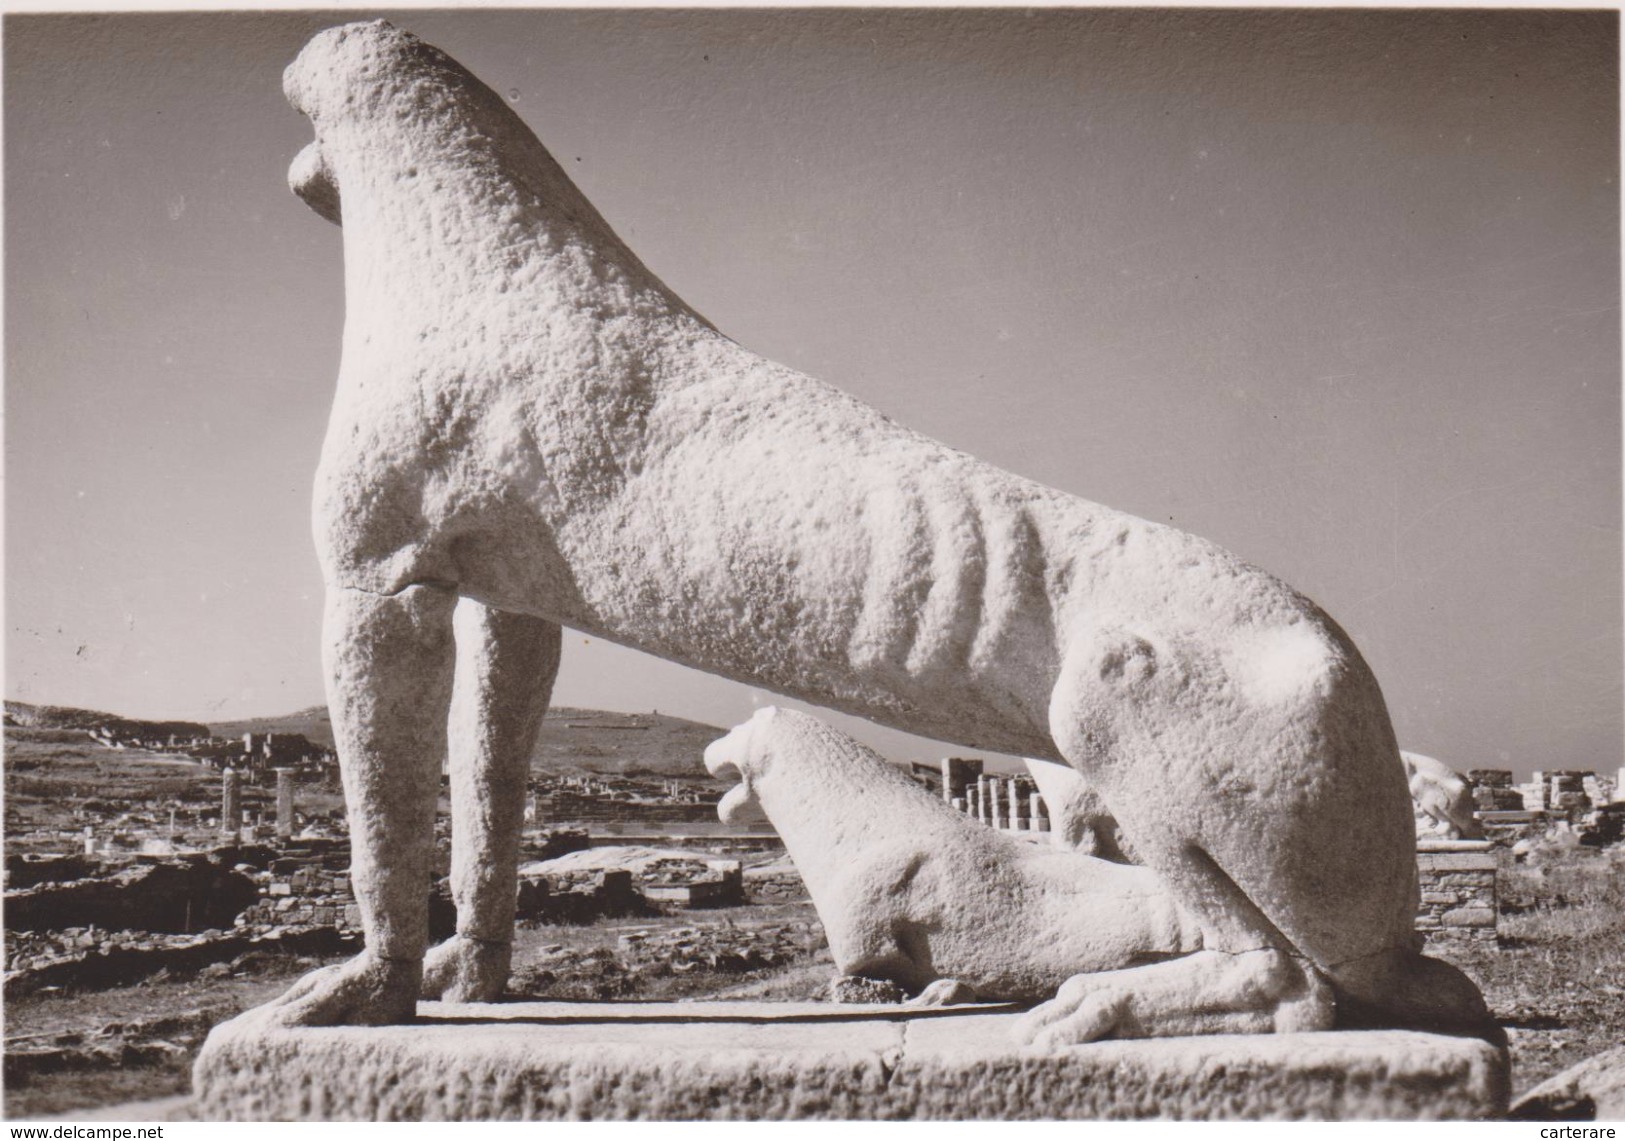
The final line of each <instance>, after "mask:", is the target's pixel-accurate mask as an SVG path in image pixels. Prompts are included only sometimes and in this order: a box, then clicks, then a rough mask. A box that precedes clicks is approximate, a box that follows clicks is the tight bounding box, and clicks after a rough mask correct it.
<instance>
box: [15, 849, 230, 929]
mask: <svg viewBox="0 0 1625 1141" xmlns="http://www.w3.org/2000/svg"><path fill="white" fill-rule="evenodd" d="M20 867H21V869H27V865H26V864H23V865H20ZM32 870H35V871H38V870H39V869H37V868H36V869H32ZM254 894H255V893H254V884H253V882H252V881H251V880H249V879H248V878H247V877H246V876H244V875H242V874H241V873H240V872H238V871H234V870H231V869H228V868H226V867H224V866H222V865H221V863H220V861H219V860H218V858H215V857H212V856H205V855H199V856H189V857H183V858H178V859H169V860H162V861H160V860H156V859H151V858H145V857H137V859H136V860H135V862H133V863H131V864H128V865H125V866H123V867H110V866H108V865H100V864H99V865H96V866H95V869H94V874H92V875H90V876H86V877H84V878H80V879H53V880H47V881H44V882H38V883H36V884H35V886H32V887H27V888H22V889H20V890H15V891H8V892H7V893H6V897H5V905H6V929H7V930H8V931H37V930H46V929H60V928H69V927H87V926H90V925H91V924H98V925H101V926H103V927H114V928H118V927H125V928H131V929H136V930H141V931H156V932H166V933H172V934H179V933H186V932H192V931H198V930H201V929H204V928H208V927H222V926H229V925H230V924H231V922H232V919H233V917H234V916H236V915H237V914H238V913H239V912H240V911H242V910H243V908H244V907H246V906H248V905H249V903H251V902H252V901H253V899H254Z"/></svg>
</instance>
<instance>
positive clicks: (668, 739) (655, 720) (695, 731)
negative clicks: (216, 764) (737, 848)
mask: <svg viewBox="0 0 1625 1141" xmlns="http://www.w3.org/2000/svg"><path fill="white" fill-rule="evenodd" d="M210 730H211V731H213V733H215V735H216V736H242V735H244V733H301V735H302V736H306V738H307V740H309V741H314V743H317V744H327V746H332V744H333V722H332V718H330V717H328V712H327V707H325V705H312V707H310V709H301V710H296V712H293V714H283V715H281V717H250V718H244V720H236V722H218V723H215V725H211V727H210ZM725 733H726V730H720V728H717V727H713V725H702V723H700V722H687V720H682V718H681V717H668V715H665V714H660V712H650V714H614V712H608V710H603V709H572V707H567V705H559V707H554V709H549V710H548V717H546V718H543V722H541V735H539V736H538V740H536V749H535V753H531V766H533V767H538V769H543V770H549V772H587V774H617V775H655V777H708V774H707V772H705V762H704V761H702V754H704V753H705V746H707V744H710V743H712V741H715V740H717V738H720V736H723V735H725Z"/></svg>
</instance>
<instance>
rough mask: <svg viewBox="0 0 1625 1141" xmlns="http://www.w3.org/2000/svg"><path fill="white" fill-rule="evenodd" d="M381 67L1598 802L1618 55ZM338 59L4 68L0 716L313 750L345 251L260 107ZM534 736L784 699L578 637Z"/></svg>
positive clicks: (859, 38)
mask: <svg viewBox="0 0 1625 1141" xmlns="http://www.w3.org/2000/svg"><path fill="white" fill-rule="evenodd" d="M385 14H389V13H385ZM357 15H358V16H359V15H360V14H359V13H357ZM391 18H392V19H394V20H395V22H397V23H399V24H401V25H402V26H404V27H406V28H408V29H410V30H413V31H415V32H417V33H418V34H419V35H421V36H423V37H424V38H425V39H428V40H429V41H430V42H432V43H435V44H438V45H439V46H441V47H442V48H444V49H446V50H447V51H448V52H450V53H451V54H452V55H453V56H455V57H456V58H458V59H459V60H461V61H462V62H463V63H464V64H465V65H467V66H468V67H469V68H470V69H471V70H472V71H473V72H474V73H475V74H476V75H479V76H480V77H482V78H483V79H484V80H485V81H486V82H487V83H489V84H490V85H491V86H493V87H494V88H496V89H497V90H499V91H501V92H503V93H504V94H506V95H507V96H508V98H509V99H511V100H512V101H513V105H514V106H515V108H516V109H517V110H518V111H519V112H520V114H521V115H523V116H524V118H525V119H526V121H527V122H528V123H529V124H530V125H531V126H532V127H533V128H534V129H535V130H536V132H537V134H538V135H539V137H540V138H541V139H542V141H543V142H544V143H545V144H546V145H547V146H548V147H549V148H550V149H551V150H552V151H553V153H554V154H555V155H556V156H557V157H558V158H559V159H560V161H561V162H562V163H563V164H564V165H565V167H566V168H567V169H568V170H569V171H570V172H571V173H572V174H573V175H574V176H575V177H576V179H577V180H578V182H579V183H580V185H581V186H582V188H583V189H584V190H585V192H586V193H587V195H588V196H589V197H590V198H591V199H592V200H593V201H594V202H595V203H596V204H597V205H598V207H599V208H600V210H601V211H602V212H603V213H604V215H605V216H606V217H607V218H608V219H609V220H610V222H611V224H613V225H614V226H615V227H616V228H617V230H618V231H619V232H620V233H621V234H622V236H623V237H625V238H626V239H627V240H628V242H629V243H630V244H631V246H632V247H633V248H634V249H635V250H636V251H637V252H638V253H639V254H640V255H641V257H642V258H643V260H644V261H645V262H646V263H647V264H648V265H649V266H650V267H651V268H652V269H654V271H655V272H656V273H658V274H660V275H661V276H662V277H663V278H664V279H665V280H666V281H667V283H668V284H670V285H671V286H672V287H673V288H674V289H676V291H677V292H678V293H680V294H681V295H682V296H684V297H685V298H687V299H688V300H689V301H690V303H691V304H693V305H694V306H695V308H697V309H698V310H699V311H700V312H702V313H704V314H705V315H706V316H707V317H708V318H710V319H711V320H712V321H713V322H715V323H716V324H717V325H718V326H719V327H720V328H721V329H722V330H723V331H724V332H726V333H728V334H729V335H730V336H732V337H733V338H734V339H736V340H738V341H740V342H741V343H743V344H744V345H746V346H748V347H749V348H752V349H755V350H757V351H760V352H762V353H764V354H766V355H768V356H770V357H774V358H777V359H779V360H782V361H785V362H786V363H788V364H791V365H793V366H795V367H797V368H799V369H802V370H803V371H806V372H809V373H812V374H813V375H816V376H819V377H822V378H824V379H827V380H830V381H832V382H834V383H835V384H837V385H840V386H842V387H844V388H846V389H848V390H849V391H851V392H853V393H855V394H857V395H858V396H860V397H862V398H863V399H865V400H867V401H869V402H871V403H873V404H875V405H877V406H878V407H880V408H881V409H882V410H883V411H885V412H887V413H888V414H890V415H892V416H893V417H894V418H896V419H898V420H900V421H902V422H903V423H905V424H908V425H910V426H912V427H916V428H918V429H920V430H922V431H924V432H926V433H928V434H930V435H933V436H936V437H937V438H939V439H942V440H944V441H946V442H948V443H949V444H951V445H954V446H955V447H959V448H962V449H965V450H967V451H970V452H973V453H975V454H977V455H980V456H982V457H984V458H985V459H987V460H989V461H991V462H993V463H995V464H998V465H1000V466H1002V467H1006V468H1009V469H1011V470H1013V471H1016V472H1019V473H1021V474H1023V475H1026V476H1031V477H1033V478H1036V479H1038V480H1040V481H1043V482H1045V483H1049V484H1051V485H1054V486H1056V487H1059V488H1062V489H1065V490H1066V491H1069V492H1073V493H1076V494H1078V495H1082V496H1085V497H1087V498H1090V499H1094V500H1098V501H1100V502H1104V503H1107V504H1110V505H1112V506H1114V507H1118V508H1121V509H1124V510H1127V511H1130V512H1133V513H1135V514H1138V515H1142V516H1145V517H1147V518H1150V519H1156V520H1160V521H1163V522H1170V521H1171V522H1173V523H1174V524H1176V525H1178V526H1181V527H1184V528H1188V529H1189V530H1192V531H1195V532H1197V533H1199V534H1202V535H1205V536H1207V537H1209V538H1211V539H1214V540H1216V541H1218V542H1220V543H1221V544H1223V545H1225V546H1227V547H1229V548H1230V549H1232V550H1234V551H1236V552H1237V553H1239V554H1240V555H1242V556H1243V557H1244V558H1246V559H1248V560H1249V561H1252V562H1255V563H1257V564H1259V565H1261V566H1264V567H1266V568H1268V569H1270V570H1272V571H1274V572H1275V573H1277V574H1279V575H1280V576H1281V577H1283V578H1285V579H1286V580H1287V581H1288V582H1290V583H1292V584H1293V585H1294V586H1296V587H1298V588H1299V589H1300V590H1302V591H1303V592H1304V593H1306V594H1308V595H1309V596H1310V597H1312V598H1314V599H1315V600H1316V601H1317V602H1319V603H1320V604H1321V605H1322V606H1324V607H1325V608H1326V609H1327V610H1328V611H1329V612H1330V613H1331V614H1332V615H1333V616H1334V617H1335V618H1337V620H1338V621H1339V622H1340V623H1341V624H1342V625H1343V626H1344V627H1345V628H1346V629H1348V631H1349V632H1350V633H1351V634H1352V635H1353V637H1354V639H1355V641H1356V642H1357V643H1358V644H1359V645H1360V647H1361V648H1362V650H1363V651H1364V653H1365V654H1366V656H1367V658H1368V659H1369V660H1370V662H1371V664H1372V666H1373V667H1374V669H1375V670H1376V673H1377V676H1378V678H1379V679H1380V680H1381V682H1382V685H1383V689H1384V692H1385V694H1386V696H1387V699H1388V702H1389V706H1390V709H1391V711H1392V713H1393V716H1394V720H1395V723H1396V726H1397V728H1398V730H1399V736H1400V740H1401V743H1402V744H1403V745H1405V746H1406V747H1409V748H1412V749H1415V750H1418V751H1421V752H1425V753H1430V754H1433V755H1435V756H1438V757H1440V758H1442V759H1443V760H1445V761H1446V762H1448V763H1450V764H1452V765H1455V766H1456V767H1458V768H1462V769H1466V768H1474V767H1512V768H1515V769H1518V770H1520V771H1527V770H1529V769H1534V768H1560V767H1574V768H1597V769H1605V770H1612V769H1613V768H1614V767H1615V766H1617V765H1619V764H1620V761H1621V756H1620V749H1621V716H1622V696H1621V659H1622V645H1621V587H1620V573H1621V566H1620V561H1621V560H1620V552H1621V547H1620V542H1621V536H1620V519H1621V504H1620V350H1619V329H1620V313H1619V307H1618V306H1619V294H1618V273H1619V258H1618V254H1619V228H1618V214H1619V186H1618V182H1617V176H1618V168H1619V149H1618V122H1617V115H1618V102H1619V101H1618V87H1617V75H1616V62H1615V61H1616V58H1617V34H1616V28H1617V22H1616V20H1617V18H1616V16H1615V15H1614V14H1613V13H1610V12H1605V11H1593V12H1562V13H1557V12H1550V13H1538V12H1536V13H1531V12H1515V11H1495V12H1489V13H1485V12H1468V11H1446V12H1430V13H1416V12H1403V11H1386V12H1355V11H1335V10H1320V11H1315V10H1310V11H1298V12H1267V11H1266V12H1249V11H1239V10H1230V11H1221V12H1211V11H1198V10H1184V11H1167V10H1164V11H1154V10H1141V11H1112V10H1094V11H1090V10H1079V11H1040V12H1038V13H1037V14H1031V13H1024V12H1019V11H1015V10H1006V11H994V12H969V11H959V12H942V11H937V12H917V11H916V12H909V11H883V10H869V11H850V10H849V11H834V10H827V11H821V12H814V13H797V12H789V11H756V12H746V13H741V12H737V11H709V12H686V11H665V12H652V13H651V12H641V13H639V12H627V11H621V12H579V11H578V12H564V11H553V12H546V11H543V12H529V11H502V12H483V13H466V12H431V11H408V12H402V13H399V14H393V15H391ZM336 22H341V18H340V17H338V16H335V15H334V14H332V13H309V12H306V13H297V12H296V13H280V14H256V15H196V14H193V15H117V16H100V17H96V16H12V17H9V18H8V19H7V20H6V26H5V44H4V52H5V61H4V62H5V161H6V166H5V194H6V217H5V256H6V278H5V283H6V313H5V350H6V352H5V366H6V381H5V401H6V423H5V432H6V438H5V450H6V461H5V476H6V493H5V507H6V533H5V538H6V555H5V558H6V566H5V570H6V590H5V602H6V615H5V621H6V680H5V693H6V696H8V697H13V698H19V699H23V700H27V701H36V702H51V703H57V704H69V705H80V706H88V707H93V708H100V709H106V710H111V711H114V712H119V713H123V714H128V715H133V716H146V717H191V718H197V719H204V720H208V719H216V720H218V719H225V718H229V717H237V716H244V715H255V714H275V713H281V712H287V711H291V710H294V709H297V708H300V707H302V706H307V705H312V704H316V703H318V702H320V701H321V700H322V690H321V676H320V669H319V663H318V631H319V625H320V608H321V581H320V577H319V574H318V571H317V566H316V560H315V555H314V551H313V547H312V542H311V539H310V532H309V514H310V492H311V480H312V474H313V471H314V468H315V464H316V458H317V454H318V451H319V448H320V444H321V439H322V433H323V427H324V423H325V420H326V415H327V409H328V405H329V402H330V399H331V391H332V378H333V376H334V375H335V372H336V370H337V364H338V352H339V338H340V330H341V327H342V322H343V290H342V277H341V269H342V252H341V247H340V235H339V232H338V231H337V230H336V229H335V228H333V227H332V226H330V225H329V224H328V223H326V222H323V221H322V220H321V219H319V218H318V217H316V215H314V214H313V213H311V212H310V211H309V210H308V209H307V208H305V207H304V206H303V205H302V204H301V203H300V202H298V201H297V200H296V199H295V198H294V197H293V196H292V195H291V194H290V193H288V191H287V189H286V177H285V175H286V169H287V166H288V163H289V161H290V160H291V159H292V158H293V156H294V154H295V152H296V151H297V150H298V149H299V148H300V147H301V146H302V145H303V144H304V143H305V142H306V141H308V139H309V137H310V133H309V127H308V124H307V123H306V122H305V121H304V120H303V119H302V118H301V117H300V116H299V115H298V114H296V113H295V112H294V111H292V110H291V109H290V108H289V107H288V106H287V105H286V104H285V103H284V102H283V99H282V95H281V90H280V76H281V71H282V68H283V67H284V66H285V65H286V64H287V63H288V62H289V61H290V60H291V59H292V58H293V57H294V55H295V54H296V53H297V52H298V50H299V48H300V46H301V45H302V44H303V42H304V41H305V40H306V39H307V38H308V37H309V36H310V35H311V34H312V33H313V32H315V31H316V30H318V29H319V28H321V27H324V26H327V25H329V24H332V23H336ZM556 698H557V700H558V701H560V702H561V703H567V704H573V705H586V706H599V707H603V708H611V709H621V710H630V711H640V710H648V709H651V708H658V709H660V710H661V711H662V712H668V713H674V714H677V715H680V716H686V717H692V718H695V719H698V720H704V721H709V722H713V723H715V724H717V725H722V726H726V725H730V724H733V723H735V722H737V721H739V720H741V719H743V718H744V717H745V716H747V715H748V714H749V712H750V709H751V707H752V705H753V703H756V702H759V701H767V700H771V698H770V697H768V696H767V695H764V694H759V693H753V692H752V691H751V690H749V689H748V688H747V687H744V686H739V685H735V684H732V683H727V682H721V681H715V680H712V679H709V678H706V677H704V676H702V675H698V674H693V673H691V672H688V671H685V670H681V669H679V668H677V667H674V666H671V665H668V664H666V663H662V662H657V661H654V660H652V659H648V658H645V657H642V656H640V655H635V654H633V653H631V652H630V651H626V650H621V649H618V648H616V647H612V646H607V645H605V644H602V643H599V642H598V641H596V640H594V641H592V642H591V643H588V642H587V641H586V640H585V639H583V638H582V637H581V636H580V635H576V636H574V637H572V638H569V639H568V640H567V642H566V659H565V665H564V670H563V674H562V676H561V678H560V681H559V685H558V688H557V690H556ZM841 723H842V724H843V725H846V726H847V727H849V728H850V727H852V726H853V725H854V724H856V723H855V722H852V721H850V720H845V719H843V720H842V722H841ZM865 736H866V737H867V738H868V739H869V740H870V741H871V742H872V743H875V744H877V745H879V746H880V747H882V748H883V749H884V750H885V751H887V752H889V753H890V754H892V755H893V756H898V757H901V756H910V755H913V756H918V757H922V758H924V757H933V756H936V755H940V752H941V750H940V749H939V748H937V747H935V746H931V745H927V744H924V743H919V742H916V741H913V740H911V739H908V738H904V737H902V736H901V735H897V734H890V733H882V732H879V731H873V732H869V733H866V734H865Z"/></svg>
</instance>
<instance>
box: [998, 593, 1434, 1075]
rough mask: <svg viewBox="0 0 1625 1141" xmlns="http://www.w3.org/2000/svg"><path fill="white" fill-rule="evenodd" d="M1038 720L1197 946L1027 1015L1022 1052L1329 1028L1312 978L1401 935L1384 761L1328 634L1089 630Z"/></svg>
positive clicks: (1404, 823) (1368, 696)
mask: <svg viewBox="0 0 1625 1141" xmlns="http://www.w3.org/2000/svg"><path fill="white" fill-rule="evenodd" d="M1215 625H1217V624H1215ZM1050 713H1051V726H1050V727H1051V732H1052V734H1053V736H1054V740H1055V742H1056V745H1057V746H1058V748H1059V749H1060V751H1061V753H1062V754H1063V755H1064V756H1065V757H1066V758H1067V759H1068V760H1069V761H1070V762H1071V763H1072V764H1073V765H1074V766H1075V767H1076V768H1078V769H1079V770H1080V771H1081V772H1082V773H1083V774H1084V776H1085V777H1086V778H1087V779H1088V780H1089V781H1090V783H1091V784H1093V785H1094V786H1095V787H1096V788H1098V789H1099V790H1100V792H1101V795H1102V796H1103V798H1104V799H1105V801H1106V804H1107V805H1108V807H1109V808H1110V809H1111V810H1112V812H1113V814H1114V816H1115V817H1116V818H1117V820H1118V822H1119V824H1120V825H1121V827H1122V829H1123V832H1124V834H1125V836H1126V837H1127V839H1128V840H1129V842H1130V843H1131V844H1132V846H1133V847H1134V849H1135V851H1136V853H1137V855H1138V857H1139V858H1140V860H1141V861H1142V862H1143V863H1144V864H1146V865H1147V866H1149V867H1150V868H1152V869H1153V870H1154V871H1155V872H1156V873H1157V874H1158V877H1159V879H1161V881H1162V882H1163V884H1164V886H1165V887H1166V888H1167V889H1168V890H1169V891H1170V892H1171V893H1172V894H1173V896H1174V898H1175V899H1176V900H1177V902H1178V903H1179V905H1180V906H1181V907H1182V908H1183V909H1184V910H1185V911H1186V912H1187V913H1188V914H1189V915H1190V916H1191V917H1192V918H1193V919H1194V920H1195V921H1196V923H1197V925H1198V927H1199V928H1200V931H1201V937H1202V950H1201V951H1199V952H1197V953H1195V954H1193V955H1189V956H1186V957H1184V958H1181V959H1175V960H1169V961H1165V962H1161V963H1156V964H1153V965H1149V966H1144V967H1136V968H1130V969H1128V970H1122V971H1113V972H1108V973H1104V974H1097V975H1084V976H1079V977H1077V978H1075V979H1073V980H1071V981H1069V982H1068V983H1067V984H1065V985H1064V986H1063V987H1062V989H1061V991H1060V992H1059V993H1058V995H1057V997H1056V998H1055V999H1054V1000H1052V1001H1051V1002H1050V1003H1047V1004H1045V1005H1044V1006H1042V1007H1039V1008H1038V1009H1037V1010H1035V1011H1033V1012H1032V1013H1031V1014H1030V1015H1029V1016H1028V1018H1027V1019H1026V1020H1025V1021H1024V1023H1023V1025H1022V1027H1021V1029H1020V1031H1019V1034H1020V1035H1021V1036H1022V1037H1023V1038H1024V1039H1026V1040H1028V1041H1042V1042H1044V1043H1046V1044H1050V1045H1058V1044H1063V1043H1066V1042H1081V1041H1088V1040H1090V1039H1093V1038H1098V1037H1102V1036H1105V1035H1118V1036H1159V1035H1177V1034H1195V1033H1225V1032H1237V1033H1257V1032H1261V1031H1272V1030H1273V1031H1284V1030H1307V1029H1317V1028H1321V1029H1324V1028H1330V1027H1331V1026H1332V1024H1333V1022H1334V1020H1335V1014H1336V1006H1335V1001H1334V998H1333V991H1332V988H1331V985H1330V983H1329V982H1328V979H1327V977H1326V970H1327V965H1328V964H1336V963H1339V962H1342V961H1346V960H1348V959H1353V958H1356V957H1359V956H1361V955H1369V954H1375V953H1380V952H1382V951H1384V950H1386V949H1387V948H1390V947H1397V946H1399V945H1401V943H1403V942H1404V941H1406V940H1408V939H1409V938H1410V931H1409V924H1410V916H1411V914H1413V913H1414V910H1413V909H1414V895H1413V893H1414V890H1415V880H1414V875H1415V872H1414V866H1413V865H1412V864H1411V862H1410V861H1411V860H1412V858H1413V857H1412V855H1411V848H1410V842H1409V841H1410V835H1409V833H1408V832H1406V831H1405V829H1406V828H1408V827H1409V808H1408V805H1407V803H1406V802H1407V799H1408V798H1407V795H1406V792H1405V787H1404V780H1403V774H1402V772H1401V771H1400V769H1399V765H1398V750H1397V749H1396V748H1395V747H1394V745H1393V740H1392V732H1391V730H1390V729H1389V728H1388V723H1387V716H1386V712H1385V710H1384V709H1383V707H1382V704H1381V696H1380V694H1379V693H1378V692H1377V690H1376V686H1375V683H1374V682H1372V681H1371V680H1370V676H1369V673H1368V672H1367V671H1366V670H1365V667H1364V664H1363V663H1362V662H1360V661H1359V659H1358V656H1357V655H1355V654H1354V652H1353V650H1352V648H1350V647H1348V646H1347V644H1346V642H1345V641H1343V640H1342V639H1341V636H1340V635H1339V634H1338V633H1337V632H1336V631H1335V629H1334V628H1332V627H1330V624H1329V623H1323V621H1321V620H1317V618H1316V617H1315V615H1314V614H1312V613H1300V614H1299V615H1297V616H1295V617H1294V616H1290V615H1289V616H1287V617H1285V618H1283V619H1278V620H1276V621H1274V622H1273V623H1263V622H1259V623H1251V624H1242V623H1236V624H1234V625H1233V626H1232V627H1230V628H1221V629H1215V630H1212V631H1206V630H1201V631H1192V630H1189V629H1185V630H1176V631H1173V632H1170V631H1168V630H1167V629H1166V628H1163V627H1159V626H1158V625H1157V624H1155V623H1147V624H1145V625H1144V626H1141V627H1137V628H1135V629H1134V630H1125V629H1122V628H1111V629H1095V630H1093V631H1090V632H1089V633H1088V634H1087V635H1086V636H1085V637H1083V638H1080V639H1079V640H1078V641H1077V642H1076V643H1075V644H1074V645H1073V646H1072V648H1071V650H1070V651H1069V653H1068V657H1067V660H1066V665H1065V667H1064V668H1063V670H1062V675H1061V677H1060V679H1059V681H1058V684H1057V687H1056V690H1055V693H1054V697H1053V699H1052V702H1051V709H1050ZM1350 806H1359V809H1360V811H1361V812H1362V813H1364V814H1366V815H1367V816H1368V820H1367V822H1366V823H1367V824H1368V827H1367V828H1366V829H1365V830H1363V831H1362V830H1360V829H1352V828H1350V820H1349V816H1348V814H1349V810H1350Z"/></svg>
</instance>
